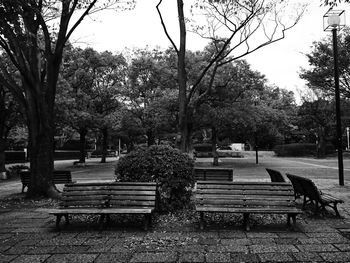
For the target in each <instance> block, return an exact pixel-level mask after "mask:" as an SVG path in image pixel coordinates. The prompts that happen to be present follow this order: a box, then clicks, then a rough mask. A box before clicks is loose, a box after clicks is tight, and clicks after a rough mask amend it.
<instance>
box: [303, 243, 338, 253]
mask: <svg viewBox="0 0 350 263" xmlns="http://www.w3.org/2000/svg"><path fill="white" fill-rule="evenodd" d="M297 247H298V248H299V249H300V251H308V252H331V251H338V249H337V248H336V247H334V246H332V245H331V244H314V245H297Z"/></svg>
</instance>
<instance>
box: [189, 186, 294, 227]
mask: <svg viewBox="0 0 350 263" xmlns="http://www.w3.org/2000/svg"><path fill="white" fill-rule="evenodd" d="M195 203H196V211H197V212H198V213H199V214H200V228H201V229H203V228H204V214H205V213H242V214H243V224H244V227H245V229H246V230H249V215H250V214H286V215H287V225H288V226H289V225H290V219H291V218H292V219H293V227H295V224H296V215H298V214H300V213H301V210H300V209H298V208H296V205H295V200H294V191H293V187H292V185H290V184H286V183H269V182H220V181H199V182H197V192H196V199H195Z"/></svg>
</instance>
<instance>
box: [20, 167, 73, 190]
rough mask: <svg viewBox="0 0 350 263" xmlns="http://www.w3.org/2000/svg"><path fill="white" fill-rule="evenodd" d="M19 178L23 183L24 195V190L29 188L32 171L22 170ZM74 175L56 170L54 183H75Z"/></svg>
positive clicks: (66, 171)
mask: <svg viewBox="0 0 350 263" xmlns="http://www.w3.org/2000/svg"><path fill="white" fill-rule="evenodd" d="M19 176H20V178H21V182H22V193H23V192H24V189H25V188H26V187H28V185H29V183H30V170H22V171H20V172H19ZM73 182H74V181H72V174H71V172H70V171H68V170H54V171H53V183H54V184H68V183H73Z"/></svg>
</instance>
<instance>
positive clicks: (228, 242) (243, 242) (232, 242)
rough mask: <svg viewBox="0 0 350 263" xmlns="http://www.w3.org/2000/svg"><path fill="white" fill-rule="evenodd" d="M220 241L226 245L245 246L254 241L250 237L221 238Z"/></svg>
mask: <svg viewBox="0 0 350 263" xmlns="http://www.w3.org/2000/svg"><path fill="white" fill-rule="evenodd" d="M220 243H221V244H222V245H224V246H234V245H241V246H245V245H251V244H252V241H251V240H250V239H248V238H237V239H233V238H230V239H221V242H220Z"/></svg>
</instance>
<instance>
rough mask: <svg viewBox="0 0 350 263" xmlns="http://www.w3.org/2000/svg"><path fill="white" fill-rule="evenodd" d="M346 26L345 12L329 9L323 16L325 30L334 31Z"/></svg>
mask: <svg viewBox="0 0 350 263" xmlns="http://www.w3.org/2000/svg"><path fill="white" fill-rule="evenodd" d="M344 26H345V11H344V10H333V9H329V10H328V11H327V13H326V14H325V15H324V16H323V30H324V31H332V30H334V29H338V30H340V29H342V28H343V27H344Z"/></svg>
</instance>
